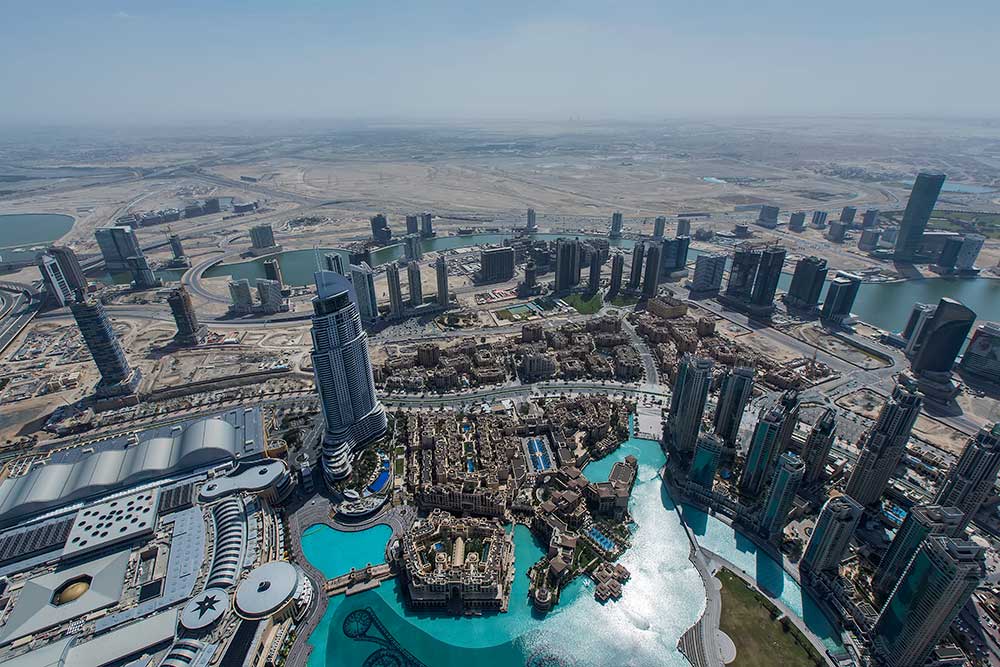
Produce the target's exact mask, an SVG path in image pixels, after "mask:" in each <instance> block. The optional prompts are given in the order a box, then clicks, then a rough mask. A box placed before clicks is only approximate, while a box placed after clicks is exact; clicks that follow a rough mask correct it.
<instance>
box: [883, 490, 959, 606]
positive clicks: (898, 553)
mask: <svg viewBox="0 0 1000 667" xmlns="http://www.w3.org/2000/svg"><path fill="white" fill-rule="evenodd" d="M962 532H963V531H962V512H961V511H960V510H959V509H958V508H956V507H942V506H941V505H917V506H916V507H913V508H911V509H910V511H909V512H908V513H907V515H906V518H905V519H903V524H902V525H901V526H900V527H899V529H898V530H897V531H896V536H895V537H894V538H893V539H892V543H891V544H890V545H889V550H888V551H886V552H885V555H884V556H882V560H881V561H880V562H879V566H878V570H877V571H876V572H875V576H874V577H872V588H873V590H874V591H875V595H876V597H877V599H878V600H879V601H883V602H884V601H885V599H886V598H888V597H889V594H890V593H892V589H893V588H895V587H896V584H897V583H899V580H900V578H901V577H902V576H903V572H904V571H906V566H907V565H909V564H910V561H911V560H912V559H913V557H914V556H915V555H916V553H917V551H918V550H919V549H920V547H922V546H923V544H924V542H925V541H926V540H927V538H928V537H931V536H932V535H944V536H945V537H961V536H962Z"/></svg>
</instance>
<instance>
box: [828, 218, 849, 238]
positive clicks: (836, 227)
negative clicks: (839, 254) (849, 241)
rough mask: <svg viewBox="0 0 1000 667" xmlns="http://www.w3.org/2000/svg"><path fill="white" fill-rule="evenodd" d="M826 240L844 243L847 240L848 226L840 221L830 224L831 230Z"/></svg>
mask: <svg viewBox="0 0 1000 667" xmlns="http://www.w3.org/2000/svg"><path fill="white" fill-rule="evenodd" d="M826 238H828V239H830V240H831V241H833V242H834V243H843V242H844V240H845V239H846V238H847V225H845V224H844V223H843V222H840V221H839V220H834V221H833V222H831V223H830V230H829V231H828V232H827V233H826Z"/></svg>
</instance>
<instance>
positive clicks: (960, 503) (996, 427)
mask: <svg viewBox="0 0 1000 667" xmlns="http://www.w3.org/2000/svg"><path fill="white" fill-rule="evenodd" d="M998 471H1000V422H997V423H995V424H992V425H989V426H984V427H982V428H981V429H979V432H978V433H976V435H974V436H973V437H971V438H969V442H968V443H967V444H966V445H965V449H964V450H962V455H961V456H960V457H959V459H958V461H957V462H956V463H955V465H953V466H952V467H951V470H949V471H948V475H947V477H945V480H944V483H943V484H941V489H940V491H939V492H938V495H937V504H938V505H946V506H951V507H957V508H958V509H959V511H961V512H962V524H961V525H962V528H963V529H964V528H965V527H966V526H968V525H969V522H970V521H972V519H973V518H974V517H975V516H976V512H978V511H979V508H980V507H982V505H983V501H985V500H986V498H987V497H989V495H990V494H991V493H992V492H993V487H994V485H995V484H996V481H997V472H998Z"/></svg>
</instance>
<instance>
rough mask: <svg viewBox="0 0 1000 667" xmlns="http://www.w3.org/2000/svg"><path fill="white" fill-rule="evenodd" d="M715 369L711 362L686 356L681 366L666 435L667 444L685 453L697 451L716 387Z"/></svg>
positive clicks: (672, 396)
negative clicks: (712, 390) (709, 394)
mask: <svg viewBox="0 0 1000 667" xmlns="http://www.w3.org/2000/svg"><path fill="white" fill-rule="evenodd" d="M712 367H713V363H712V360H711V359H708V358H705V357H697V356H694V355H692V354H685V355H684V357H683V358H681V361H680V363H679V364H678V365H677V380H676V381H675V382H674V387H673V393H672V395H671V397H670V414H669V416H668V417H667V423H666V426H665V427H664V435H665V440H666V444H667V445H668V446H669V447H672V448H673V449H674V450H675V451H677V452H680V453H682V454H690V453H691V452H693V451H694V446H695V442H696V441H697V439H698V431H699V429H700V428H701V419H702V416H703V415H704V414H705V402H706V401H707V400H708V390H709V388H711V386H712Z"/></svg>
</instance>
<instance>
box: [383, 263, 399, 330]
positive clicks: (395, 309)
mask: <svg viewBox="0 0 1000 667" xmlns="http://www.w3.org/2000/svg"><path fill="white" fill-rule="evenodd" d="M385 278H386V281H387V282H388V283H389V318H390V319H393V320H398V319H400V318H401V317H403V287H402V284H401V283H400V281H399V266H397V265H396V264H395V262H393V263H390V264H389V265H387V266H386V267H385Z"/></svg>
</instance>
